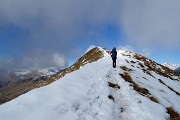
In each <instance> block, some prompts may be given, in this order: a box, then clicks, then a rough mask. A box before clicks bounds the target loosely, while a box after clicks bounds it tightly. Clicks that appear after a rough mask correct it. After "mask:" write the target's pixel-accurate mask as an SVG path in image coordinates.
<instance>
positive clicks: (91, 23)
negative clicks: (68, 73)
mask: <svg viewBox="0 0 180 120" xmlns="http://www.w3.org/2000/svg"><path fill="white" fill-rule="evenodd" d="M179 4H180V2H179V0H173V1H170V0H151V1H150V0H149V1H144V0H136V1H133V0H98V1H97V0H89V1H85V0H1V1H0V16H1V17H0V30H1V29H2V28H1V26H6V25H13V26H15V27H17V28H18V29H21V30H22V31H24V32H25V33H26V35H25V37H23V38H22V39H23V40H21V45H22V46H15V47H20V48H21V51H22V54H21V55H19V56H20V57H16V56H15V57H13V58H12V63H11V64H12V65H11V66H14V67H27V68H28V67H32V66H34V67H46V66H54V65H60V66H63V65H66V64H67V61H66V59H68V58H70V57H77V56H80V55H81V54H82V53H84V51H80V50H79V49H78V47H79V46H82V45H87V44H89V43H90V41H91V39H92V38H93V36H95V35H97V36H98V35H99V34H101V29H102V28H103V27H104V26H106V25H107V24H113V25H115V26H119V28H120V29H121V30H122V31H123V34H124V36H125V37H124V38H127V40H128V44H130V45H133V48H135V49H136V48H138V47H143V48H146V47H147V48H149V47H150V48H151V47H152V46H153V47H155V46H158V48H159V46H163V48H169V49H171V48H175V47H176V48H177V47H179V45H180V40H179V38H180V34H179V31H180V24H179V21H180V7H179ZM17 42H18V41H17ZM57 54H58V55H57ZM55 55H56V57H57V56H58V57H57V58H56V60H55V58H54V56H55ZM60 56H61V57H60ZM62 56H63V57H62ZM57 60H60V61H62V63H63V64H60V63H59V62H57ZM3 63H4V64H7V63H5V62H3ZM9 65H10V64H9Z"/></svg>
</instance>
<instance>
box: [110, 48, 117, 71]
mask: <svg viewBox="0 0 180 120" xmlns="http://www.w3.org/2000/svg"><path fill="white" fill-rule="evenodd" d="M111 58H112V61H113V68H115V67H116V59H117V51H116V48H115V47H114V48H113V49H112V51H111Z"/></svg>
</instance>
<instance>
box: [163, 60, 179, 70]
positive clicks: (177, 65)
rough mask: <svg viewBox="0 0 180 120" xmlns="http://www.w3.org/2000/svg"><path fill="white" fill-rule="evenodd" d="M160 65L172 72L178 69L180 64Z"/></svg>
mask: <svg viewBox="0 0 180 120" xmlns="http://www.w3.org/2000/svg"><path fill="white" fill-rule="evenodd" d="M162 65H164V66H166V67H168V68H170V69H172V70H175V69H177V68H178V67H180V64H173V63H168V62H167V63H163V64H162Z"/></svg>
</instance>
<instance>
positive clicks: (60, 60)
mask: <svg viewBox="0 0 180 120" xmlns="http://www.w3.org/2000/svg"><path fill="white" fill-rule="evenodd" d="M53 61H54V63H55V64H56V65H57V66H59V67H65V66H66V60H65V58H64V56H62V55H59V54H58V53H55V54H54V56H53Z"/></svg>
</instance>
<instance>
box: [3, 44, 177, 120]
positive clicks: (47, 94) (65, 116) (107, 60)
mask: <svg viewBox="0 0 180 120" xmlns="http://www.w3.org/2000/svg"><path fill="white" fill-rule="evenodd" d="M108 53H109V51H108V50H106V49H104V48H99V47H95V48H93V49H92V50H90V51H89V52H88V53H86V54H85V55H84V56H83V57H81V58H80V59H79V60H78V61H77V62H76V63H75V64H74V65H72V66H71V67H69V68H68V69H66V70H64V71H63V72H62V73H60V74H59V75H57V76H56V78H57V79H58V80H56V81H55V80H54V82H53V83H51V84H49V85H47V86H45V87H41V88H38V89H34V90H32V91H30V92H28V93H26V94H23V95H21V96H19V97H17V98H16V99H14V100H12V101H10V102H7V103H5V104H2V105H0V119H3V120H24V119H26V120H32V119H33V120H120V119H121V120H135V119H136V120H167V119H177V120H178V119H179V118H180V117H179V114H180V104H179V101H180V97H179V96H180V82H179V80H180V77H179V76H176V75H174V73H173V71H172V70H171V69H169V68H167V67H164V66H162V65H160V64H158V63H156V62H154V61H152V60H150V59H148V58H145V57H143V56H141V55H138V54H135V53H131V52H126V51H118V57H117V67H116V68H112V60H111V57H110V55H109V54H108Z"/></svg>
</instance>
